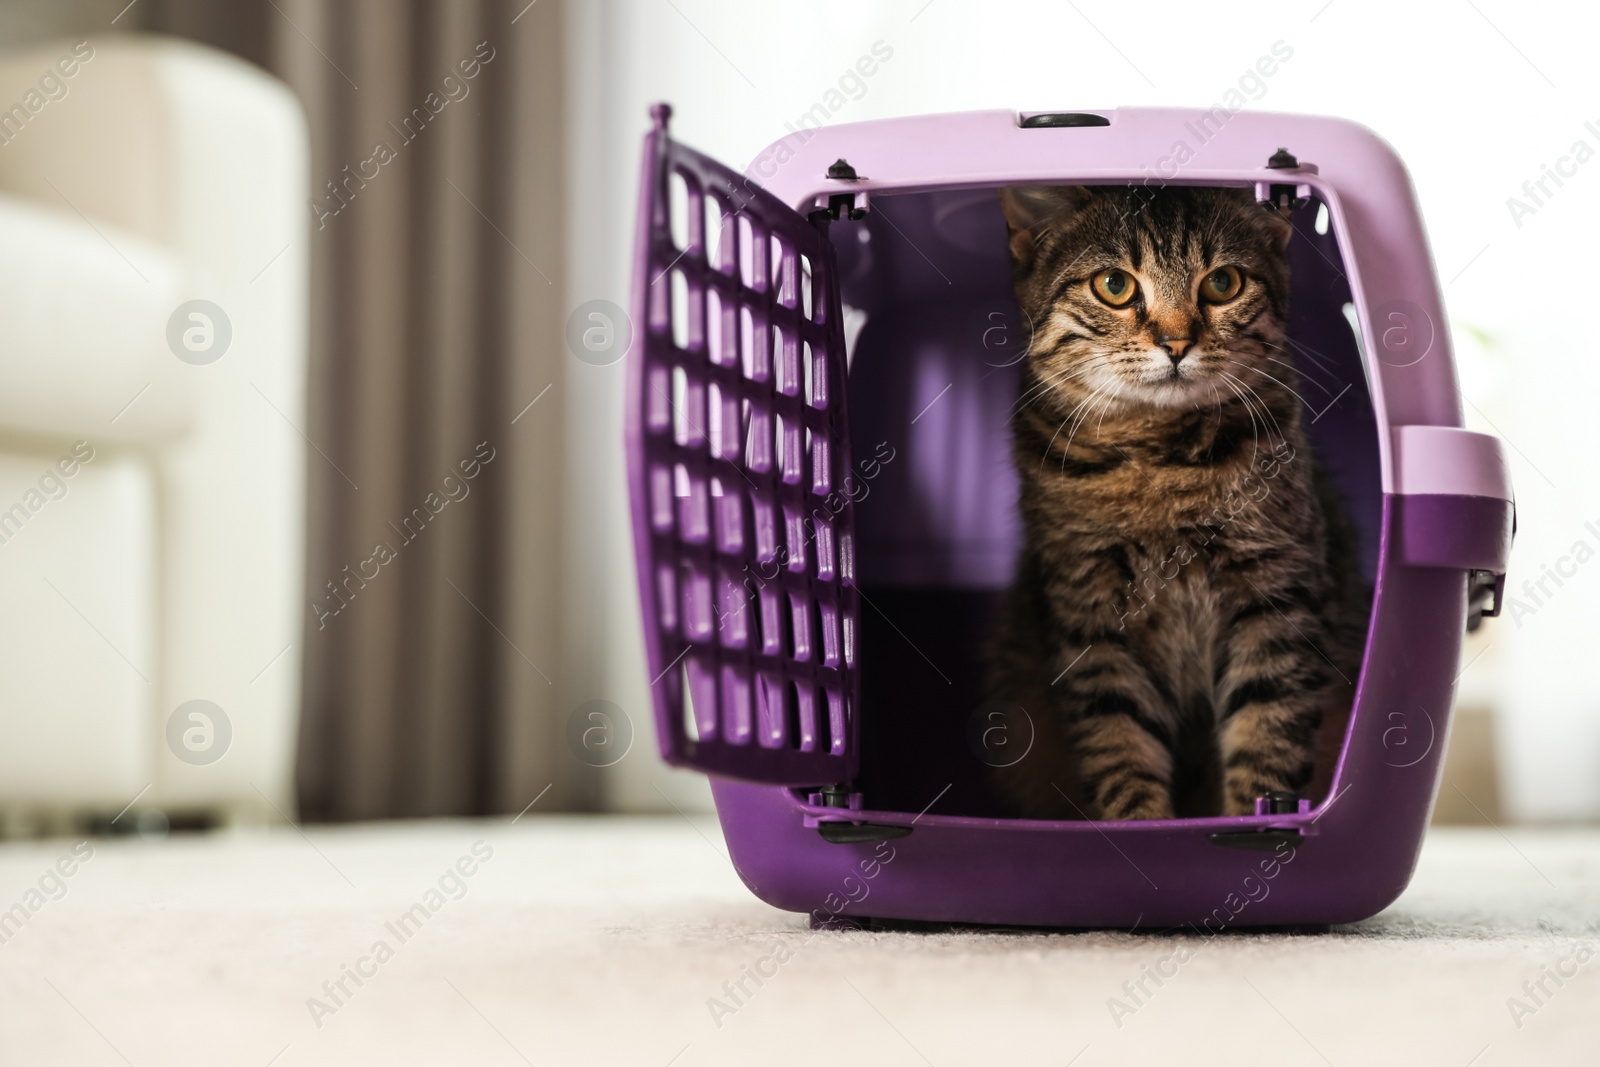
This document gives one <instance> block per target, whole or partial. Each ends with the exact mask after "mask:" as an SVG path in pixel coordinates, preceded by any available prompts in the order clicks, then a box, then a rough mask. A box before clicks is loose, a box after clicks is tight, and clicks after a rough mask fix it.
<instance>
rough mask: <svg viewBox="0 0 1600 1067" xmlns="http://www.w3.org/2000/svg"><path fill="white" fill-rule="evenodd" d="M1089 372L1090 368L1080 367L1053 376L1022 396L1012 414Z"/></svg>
mask: <svg viewBox="0 0 1600 1067" xmlns="http://www.w3.org/2000/svg"><path fill="white" fill-rule="evenodd" d="M1088 370H1089V368H1088V367H1086V366H1085V367H1079V368H1078V369H1076V370H1068V371H1067V372H1064V373H1062V374H1057V375H1052V376H1050V377H1048V378H1046V379H1045V380H1044V381H1042V382H1040V383H1039V384H1037V385H1035V386H1033V387H1032V388H1030V389H1029V390H1028V391H1027V392H1025V393H1023V394H1022V397H1021V398H1020V399H1019V400H1018V401H1017V403H1016V405H1015V406H1014V407H1013V408H1012V409H1011V414H1012V415H1015V414H1016V413H1017V412H1019V411H1021V410H1022V409H1023V408H1025V407H1027V406H1028V405H1029V404H1030V403H1032V402H1033V401H1034V400H1036V399H1038V398H1039V396H1042V395H1043V394H1044V393H1046V392H1048V391H1050V390H1052V389H1054V388H1055V387H1056V386H1058V385H1064V384H1066V383H1067V382H1069V381H1071V380H1072V379H1073V378H1076V377H1078V376H1079V375H1081V374H1084V373H1085V372H1087V371H1088Z"/></svg>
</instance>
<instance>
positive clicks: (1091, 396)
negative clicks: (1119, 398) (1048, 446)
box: [1061, 381, 1116, 470]
mask: <svg viewBox="0 0 1600 1067" xmlns="http://www.w3.org/2000/svg"><path fill="white" fill-rule="evenodd" d="M1114 385H1116V382H1114V381H1111V382H1105V383H1103V384H1101V385H1100V386H1099V387H1097V388H1096V389H1095V391H1094V392H1092V393H1090V394H1089V399H1088V400H1087V401H1085V402H1084V404H1088V403H1092V402H1093V401H1094V400H1095V399H1096V398H1098V397H1099V396H1100V395H1101V394H1103V393H1104V392H1105V391H1106V390H1107V389H1109V388H1111V387H1112V386H1114ZM1084 404H1079V405H1078V408H1075V409H1073V410H1078V409H1079V408H1082V407H1084ZM1092 414H1094V409H1093V408H1090V409H1089V410H1087V411H1085V412H1084V413H1083V414H1082V415H1081V416H1079V417H1078V421H1076V422H1074V423H1073V424H1072V430H1071V432H1069V433H1068V434H1067V443H1066V444H1065V445H1062V446H1061V469H1062V470H1066V469H1067V455H1068V453H1070V452H1071V451H1072V439H1073V438H1074V437H1076V436H1078V430H1079V428H1081V427H1082V426H1083V424H1084V423H1085V422H1087V421H1088V419H1089V416H1090V415H1092Z"/></svg>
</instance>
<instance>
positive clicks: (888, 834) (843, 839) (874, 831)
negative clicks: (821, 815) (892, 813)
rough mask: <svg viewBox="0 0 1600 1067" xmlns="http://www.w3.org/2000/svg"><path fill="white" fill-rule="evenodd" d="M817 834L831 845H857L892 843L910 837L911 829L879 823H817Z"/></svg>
mask: <svg viewBox="0 0 1600 1067" xmlns="http://www.w3.org/2000/svg"><path fill="white" fill-rule="evenodd" d="M817 833H819V834H821V835H822V839H823V840H824V841H826V842H828V843H829V844H833V845H858V844H860V843H862V842H863V841H893V840H894V839H895V838H897V837H910V836H911V827H909V826H891V825H889V824H888V823H881V822H819V823H817Z"/></svg>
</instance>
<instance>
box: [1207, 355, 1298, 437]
mask: <svg viewBox="0 0 1600 1067" xmlns="http://www.w3.org/2000/svg"><path fill="white" fill-rule="evenodd" d="M1228 362H1230V363H1231V362H1233V361H1232V360H1229V361H1228ZM1217 373H1218V374H1220V375H1222V376H1223V377H1224V378H1226V379H1228V380H1229V381H1231V382H1233V383H1234V384H1235V385H1237V386H1239V387H1240V388H1241V389H1243V390H1244V391H1245V392H1247V393H1249V394H1250V396H1251V398H1252V399H1254V401H1255V402H1256V403H1257V404H1259V405H1260V406H1261V414H1262V416H1263V417H1264V419H1270V420H1271V421H1272V428H1273V429H1274V430H1275V431H1277V434H1278V440H1280V441H1287V440H1288V437H1287V435H1285V434H1284V432H1283V426H1282V425H1281V424H1280V423H1279V422H1278V416H1276V415H1274V414H1273V413H1272V407H1271V406H1270V405H1269V404H1268V403H1267V401H1266V399H1265V398H1264V397H1263V396H1262V395H1261V394H1260V393H1258V392H1257V391H1256V389H1255V387H1254V386H1252V385H1250V384H1249V383H1248V382H1246V381H1244V379H1242V378H1239V377H1237V376H1236V375H1232V374H1229V373H1228V372H1227V371H1225V370H1219V371H1217Z"/></svg>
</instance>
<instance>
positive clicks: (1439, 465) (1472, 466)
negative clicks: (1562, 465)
mask: <svg viewBox="0 0 1600 1067" xmlns="http://www.w3.org/2000/svg"><path fill="white" fill-rule="evenodd" d="M1390 442H1391V446H1392V447H1391V449H1390V454H1391V456H1392V457H1393V472H1394V521H1395V524H1396V529H1397V533H1398V547H1399V551H1400V559H1401V562H1403V563H1407V564H1410V565H1411V566H1415V567H1445V568H1450V569H1453V570H1454V569H1459V570H1465V571H1466V572H1467V575H1468V616H1467V617H1468V623H1467V626H1468V628H1469V629H1476V628H1477V624H1478V621H1479V620H1480V619H1482V618H1484V617H1493V616H1496V615H1499V614H1500V605H1501V603H1502V601H1503V599H1504V593H1505V581H1506V563H1507V560H1508V558H1509V557H1510V555H1511V541H1512V538H1513V536H1514V535H1515V534H1516V529H1517V508H1516V497H1515V494H1514V493H1513V491H1512V488H1511V473H1510V469H1509V467H1508V465H1507V463H1506V453H1505V448H1504V446H1503V445H1502V444H1501V441H1500V438H1498V437H1495V436H1494V435H1492V434H1485V433H1477V432H1475V431H1473V430H1464V429H1461V428H1460V427H1457V426H1396V427H1394V428H1393V430H1392V431H1391V436H1390Z"/></svg>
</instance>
